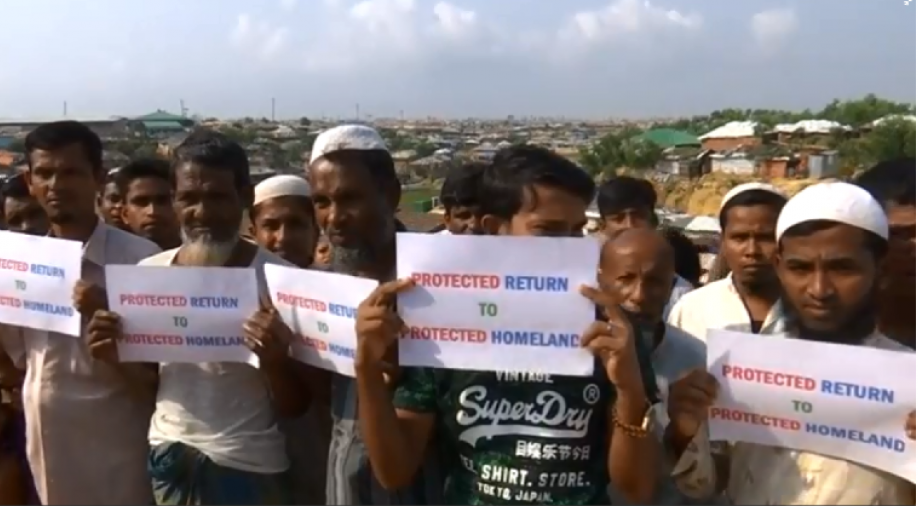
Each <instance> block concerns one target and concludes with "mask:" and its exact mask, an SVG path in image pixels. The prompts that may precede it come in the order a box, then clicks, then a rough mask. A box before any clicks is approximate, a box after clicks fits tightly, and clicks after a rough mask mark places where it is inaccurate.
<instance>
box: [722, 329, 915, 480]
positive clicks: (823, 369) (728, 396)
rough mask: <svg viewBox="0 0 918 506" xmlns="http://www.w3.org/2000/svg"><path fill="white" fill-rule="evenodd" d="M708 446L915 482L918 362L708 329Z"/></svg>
mask: <svg viewBox="0 0 918 506" xmlns="http://www.w3.org/2000/svg"><path fill="white" fill-rule="evenodd" d="M707 345H708V371H709V372H710V373H711V374H712V375H713V376H714V377H715V378H717V381H718V382H719V383H720V386H721V389H720V394H719V396H718V399H717V403H716V405H715V406H714V407H713V408H711V412H710V414H709V420H710V430H711V440H715V441H730V442H747V443H756V444H761V445H768V446H777V447H783V448H791V449H795V450H803V451H806V452H811V453H816V454H822V455H827V456H829V457H836V458H842V459H845V460H849V461H852V462H857V463H859V464H864V465H867V466H869V467H873V468H877V469H881V470H883V471H886V472H889V473H892V474H895V475H897V476H901V477H902V478H905V479H907V480H909V481H911V482H914V481H915V443H914V442H913V441H911V440H910V439H908V438H907V437H906V434H905V421H906V419H907V417H908V415H909V413H911V412H912V411H914V410H915V390H916V388H915V355H914V354H913V353H903V352H895V351H888V350H879V349H875V348H867V347H863V346H844V345H837V344H826V343H817V342H812V341H803V340H799V339H788V338H783V337H781V336H764V335H752V334H742V333H738V332H730V331H723V330H709V331H708V336H707Z"/></svg>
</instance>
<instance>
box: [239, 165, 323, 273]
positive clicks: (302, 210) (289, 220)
mask: <svg viewBox="0 0 918 506" xmlns="http://www.w3.org/2000/svg"><path fill="white" fill-rule="evenodd" d="M249 218H250V219H251V221H252V229H253V236H254V237H255V240H256V241H258V244H259V245H260V246H261V247H263V248H265V249H267V250H268V251H271V252H273V253H275V254H276V255H278V256H280V257H281V258H283V259H284V260H286V261H288V262H290V263H291V264H293V265H296V266H297V267H300V268H303V269H306V268H309V267H310V266H312V262H313V259H314V255H315V249H316V243H318V241H319V227H318V224H317V223H316V217H315V211H314V210H313V208H312V197H311V190H310V188H309V183H308V182H306V180H305V179H303V178H301V177H297V176H291V175H282V176H274V177H270V178H268V179H265V180H264V181H262V182H260V183H258V184H257V185H255V200H254V202H253V205H252V210H251V211H249Z"/></svg>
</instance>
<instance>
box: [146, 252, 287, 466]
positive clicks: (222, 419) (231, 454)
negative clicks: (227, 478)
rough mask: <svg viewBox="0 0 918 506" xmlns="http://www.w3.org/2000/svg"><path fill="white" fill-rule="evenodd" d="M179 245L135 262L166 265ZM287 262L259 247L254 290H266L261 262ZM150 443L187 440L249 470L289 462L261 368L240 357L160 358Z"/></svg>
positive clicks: (225, 463) (211, 455)
mask: <svg viewBox="0 0 918 506" xmlns="http://www.w3.org/2000/svg"><path fill="white" fill-rule="evenodd" d="M178 250H179V248H176V249H172V250H169V251H164V252H162V253H160V254H158V255H155V256H152V257H150V258H147V259H146V260H144V261H143V262H141V263H140V265H172V263H173V261H174V260H175V256H176V255H177V254H178ZM266 263H271V264H278V265H286V266H289V265H290V264H289V263H288V262H286V261H285V260H283V259H281V258H280V257H278V256H277V255H275V254H273V253H271V252H269V251H268V250H266V249H264V248H261V247H259V248H258V253H257V254H256V255H255V258H254V259H253V260H252V267H253V268H254V269H255V272H256V274H257V276H258V290H259V292H261V295H263V296H267V294H268V291H267V290H268V288H267V284H266V282H265V276H264V265H265V264H266ZM149 438H150V444H151V445H153V446H155V445H159V444H162V443H171V442H178V443H183V444H185V445H188V446H190V447H192V448H194V449H196V450H198V451H200V452H201V453H203V454H204V455H206V456H207V457H208V458H209V459H211V460H212V461H213V462H214V463H215V464H217V465H220V466H224V467H229V468H232V469H238V470H240V471H246V472H252V473H264V474H275V473H282V472H284V471H286V470H287V468H288V467H290V462H289V461H288V459H287V453H286V448H285V443H284V437H283V435H282V434H281V432H280V430H279V429H278V426H277V420H276V417H275V414H274V408H273V406H272V404H271V395H270V392H269V391H268V387H267V383H266V381H265V378H264V377H263V375H262V372H261V371H260V370H258V369H257V368H255V367H253V366H251V365H248V364H242V363H231V362H209V363H202V364H161V365H160V369H159V392H158V394H157V396H156V411H155V413H154V414H153V420H152V422H151V424H150V436H149Z"/></svg>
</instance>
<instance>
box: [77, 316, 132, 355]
mask: <svg viewBox="0 0 918 506" xmlns="http://www.w3.org/2000/svg"><path fill="white" fill-rule="evenodd" d="M86 330H87V338H88V346H89V354H90V355H91V356H92V358H94V359H96V360H101V361H103V362H108V363H110V364H115V363H117V362H118V340H119V339H121V337H122V335H123V334H122V328H121V317H120V316H118V315H117V314H115V313H112V312H110V311H96V312H95V313H93V315H92V319H90V320H89V325H87V327H86Z"/></svg>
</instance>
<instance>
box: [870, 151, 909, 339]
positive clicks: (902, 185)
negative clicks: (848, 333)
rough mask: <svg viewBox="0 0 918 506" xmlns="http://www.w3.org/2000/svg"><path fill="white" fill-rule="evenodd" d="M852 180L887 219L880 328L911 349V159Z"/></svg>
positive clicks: (891, 162)
mask: <svg viewBox="0 0 918 506" xmlns="http://www.w3.org/2000/svg"><path fill="white" fill-rule="evenodd" d="M855 184H857V185H858V186H860V187H861V188H864V189H865V190H867V191H868V192H870V194H871V195H873V198H875V199H877V202H879V203H880V204H881V205H882V206H883V209H884V210H885V211H886V219H887V221H889V254H888V256H887V259H886V262H885V263H884V274H885V275H884V279H883V284H882V286H881V290H880V303H879V304H878V305H877V310H879V312H880V315H879V318H880V319H879V325H880V330H882V331H883V333H885V334H886V335H888V336H889V337H891V338H893V339H895V340H897V341H899V342H900V343H902V344H904V345H906V346H908V347H910V348H912V349H915V315H914V311H912V309H913V308H914V307H915V159H914V158H901V159H898V160H888V161H885V162H881V163H879V164H878V165H877V166H875V167H873V168H871V169H869V170H867V171H865V172H864V173H863V174H861V175H860V176H858V178H857V179H856V180H855Z"/></svg>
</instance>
